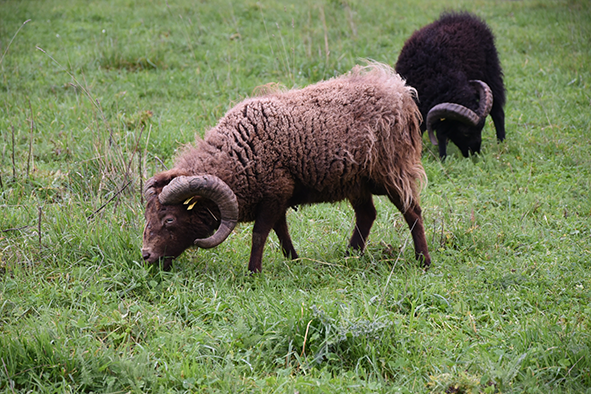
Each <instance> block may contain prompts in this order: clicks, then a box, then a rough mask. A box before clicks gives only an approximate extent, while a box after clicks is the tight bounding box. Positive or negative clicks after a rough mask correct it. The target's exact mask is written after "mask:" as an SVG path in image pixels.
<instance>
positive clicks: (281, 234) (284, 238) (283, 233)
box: [273, 212, 298, 259]
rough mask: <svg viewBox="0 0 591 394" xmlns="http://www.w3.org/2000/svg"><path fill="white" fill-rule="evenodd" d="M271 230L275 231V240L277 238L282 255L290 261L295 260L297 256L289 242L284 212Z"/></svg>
mask: <svg viewBox="0 0 591 394" xmlns="http://www.w3.org/2000/svg"><path fill="white" fill-rule="evenodd" d="M273 230H275V233H276V234H277V238H279V244H280V245H281V251H282V252H283V255H284V256H285V257H287V258H290V259H297V258H298V254H297V252H296V251H295V248H294V247H293V243H292V242H291V237H290V236H289V230H288V228H287V219H286V218H285V212H284V213H283V215H282V216H281V218H279V220H278V221H277V223H275V227H273Z"/></svg>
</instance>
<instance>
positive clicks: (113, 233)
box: [0, 0, 591, 393]
mask: <svg viewBox="0 0 591 394" xmlns="http://www.w3.org/2000/svg"><path fill="white" fill-rule="evenodd" d="M449 9H456V10H458V9H461V10H468V11H472V12H474V13H475V14H477V15H478V16H480V17H482V18H484V19H485V20H486V21H487V23H488V24H489V26H490V27H491V29H492V30H493V32H494V34H495V36H496V45H497V49H498V51H499V56H500V60H501V63H502V66H503V68H504V74H505V85H506V88H507V105H506V107H505V111H506V115H507V118H506V127H507V140H506V141H505V142H503V143H501V144H498V143H497V142H496V137H495V134H494V127H493V125H492V122H491V121H490V120H488V123H487V126H486V127H485V129H484V131H483V152H482V154H481V155H478V156H475V157H471V158H463V157H462V155H461V154H460V152H459V150H457V148H455V146H454V145H450V146H449V148H448V155H449V156H448V157H447V159H446V160H445V161H444V162H442V161H441V160H440V159H439V158H438V154H437V148H436V147H434V146H432V145H431V144H430V142H429V139H428V137H427V136H426V135H424V136H423V142H424V148H423V165H424V167H425V170H426V172H427V175H428V178H429V182H428V185H427V187H426V188H425V189H424V190H423V191H422V194H421V206H422V208H423V215H424V219H425V227H426V233H427V234H426V235H427V239H428V242H429V248H430V253H431V257H432V259H433V265H432V267H431V269H430V270H429V271H427V272H423V271H422V270H421V269H420V267H419V266H418V264H417V263H416V260H415V259H414V253H413V248H412V240H411V239H409V238H410V236H409V235H410V234H409V231H408V228H407V226H406V224H405V223H404V219H403V218H402V215H401V214H400V213H399V212H398V210H397V209H396V208H395V207H394V206H393V205H391V204H390V203H389V202H388V201H387V199H386V198H383V197H379V198H374V201H375V203H376V208H377V210H378V219H377V221H376V223H375V224H374V227H373V229H372V232H371V234H370V237H369V243H368V248H367V250H366V253H365V254H364V255H362V256H359V255H354V256H349V257H345V256H346V254H345V251H346V244H347V241H348V239H349V237H350V235H351V231H352V230H353V225H354V217H353V211H352V209H351V208H350V207H349V205H348V204H345V203H342V204H335V205H328V204H322V205H315V206H307V207H300V209H298V210H297V211H293V210H291V211H289V213H288V218H287V220H288V223H289V225H290V230H291V235H292V238H293V241H294V244H295V248H296V250H297V251H298V253H299V254H300V258H299V259H298V260H296V261H290V260H287V259H285V258H284V257H283V255H282V254H281V251H280V248H279V245H278V242H277V238H276V236H275V234H272V235H271V236H270V238H269V240H268V242H267V245H266V248H265V254H264V257H263V273H262V274H260V275H254V276H249V275H246V273H247V262H248V256H249V252H250V245H251V241H250V237H251V231H252V224H240V225H239V226H238V227H237V228H236V229H235V230H234V232H233V234H231V235H230V237H229V238H228V240H226V242H224V243H222V244H221V245H220V246H218V247H216V248H214V249H210V250H190V251H187V252H185V253H184V254H183V255H182V256H181V257H180V258H179V259H177V260H176V261H175V263H174V266H173V269H172V271H170V272H162V271H160V270H158V269H157V268H155V267H150V266H147V265H145V264H144V262H143V261H142V256H141V252H140V247H141V238H142V231H143V226H144V219H143V209H144V206H143V200H142V196H141V193H140V190H141V188H142V185H143V183H144V182H145V181H146V180H147V179H148V178H149V177H150V176H152V175H153V174H154V173H155V172H158V171H161V170H162V169H164V168H166V167H168V168H170V167H171V166H172V164H173V162H174V157H175V154H176V152H177V150H178V149H179V148H180V147H181V146H182V145H183V144H186V143H191V142H192V141H194V138H195V136H196V135H197V136H202V135H203V133H204V132H205V131H206V130H207V129H208V128H210V127H212V126H214V125H215V124H216V121H217V120H218V119H219V118H220V117H221V116H223V114H224V113H225V112H226V111H227V110H228V109H229V108H230V107H231V106H232V105H233V104H235V103H237V102H239V101H241V100H242V99H244V98H246V97H248V96H251V95H253V94H254V92H255V91H256V89H257V87H259V86H261V85H265V84H268V83H278V84H281V85H283V86H285V87H287V88H292V87H303V86H306V85H308V84H311V83H314V82H317V81H319V80H322V79H327V78H330V77H333V76H335V75H340V74H342V73H344V72H347V71H348V70H349V69H351V67H352V66H353V65H355V64H358V63H360V62H361V60H360V59H363V58H370V59H374V60H376V61H379V62H384V63H388V64H390V65H392V66H393V65H394V64H395V62H396V59H397V56H398V53H399V51H400V49H401V48H402V45H403V43H404V41H405V40H406V39H407V38H408V37H409V36H410V34H411V33H412V32H413V31H415V30H416V29H418V28H420V27H422V26H424V25H425V24H427V23H430V22H431V21H433V20H434V19H436V18H437V17H438V16H439V14H440V12H441V11H443V10H449ZM590 43H591V4H590V3H589V2H588V0H515V1H509V0H470V1H468V0H438V1H435V0H419V1H411V0H399V1H395V2H390V1H386V0H368V1H361V0H347V1H346V0H326V1H319V2H312V1H309V0H304V1H287V0H278V1H269V0H261V1H254V0H247V1H242V2H233V1H230V0H224V1H214V0H211V1H210V0H202V1H188V0H157V1H155V0H151V1H136V0H112V1H97V2H87V1H82V0H62V1H56V0H46V1H40V0H29V1H20V0H4V1H2V2H0V56H1V57H0V391H1V392H3V393H17V392H23V393H24V392H40V393H64V392H72V393H73V392H109V393H111V392H112V393H115V392H122V393H123V392H132V393H169V392H170V393H173V392H203V393H210V392H233V393H238V392H245V393H246V392H248V393H316V392H318V393H326V392H358V393H386V392H388V393H391V392H400V393H423V392H424V393H431V392H433V393H523V392H527V393H546V392H556V393H559V392H564V393H584V392H587V393H591V272H590V271H591V246H590V244H591V45H590Z"/></svg>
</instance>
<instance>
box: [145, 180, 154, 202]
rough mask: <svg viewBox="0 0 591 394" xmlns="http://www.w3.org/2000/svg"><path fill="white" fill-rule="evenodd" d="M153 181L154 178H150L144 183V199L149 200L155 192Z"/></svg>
mask: <svg viewBox="0 0 591 394" xmlns="http://www.w3.org/2000/svg"><path fill="white" fill-rule="evenodd" d="M155 183H156V180H155V179H154V178H150V179H148V181H147V182H146V184H145V185H144V198H145V199H146V200H149V199H150V197H152V196H153V195H154V194H155V193H156V190H154V184H155Z"/></svg>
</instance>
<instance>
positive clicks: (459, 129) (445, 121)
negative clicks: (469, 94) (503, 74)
mask: <svg viewBox="0 0 591 394" xmlns="http://www.w3.org/2000/svg"><path fill="white" fill-rule="evenodd" d="M470 84H472V85H474V86H475V87H476V90H477V92H478V110H477V111H476V112H474V111H472V110H471V109H470V108H467V107H465V106H463V105H460V104H455V103H441V104H437V105H436V106H434V107H433V108H431V110H430V111H429V113H428V114H427V130H428V131H429V139H430V140H431V142H432V143H433V144H434V145H438V141H437V137H435V132H434V131H435V130H437V134H438V136H439V140H440V141H441V140H442V139H444V141H445V140H446V139H449V140H451V141H452V142H453V143H454V144H456V145H457V147H458V148H459V149H460V151H461V152H462V155H464V157H468V155H469V154H470V153H480V145H481V143H482V129H483V128H484V123H485V120H486V117H487V115H488V114H489V113H490V110H491V108H492V104H493V95H492V91H491V90H490V88H489V87H488V85H487V84H486V83H484V82H482V81H470ZM443 143H444V144H445V142H443ZM443 151H445V146H444V149H443ZM440 152H441V150H440Z"/></svg>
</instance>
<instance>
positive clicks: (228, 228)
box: [158, 175, 238, 249]
mask: <svg viewBox="0 0 591 394" xmlns="http://www.w3.org/2000/svg"><path fill="white" fill-rule="evenodd" d="M193 196H201V197H205V198H207V199H209V200H211V201H213V202H214V203H216V204H217V206H218V208H219V210H220V215H221V223H220V226H219V228H218V229H217V231H216V232H215V234H213V235H212V236H211V237H208V238H203V239H196V240H195V241H194V244H195V245H197V246H198V247H200V248H204V249H209V248H213V247H214V246H217V245H219V244H221V243H222V242H224V240H225V239H226V238H228V235H230V233H231V232H232V230H233V229H234V227H236V222H237V221H238V201H237V200H236V195H235V194H234V192H233V191H232V189H230V187H229V186H228V185H227V184H226V183H225V182H224V181H222V180H221V179H220V178H218V177H216V176H213V175H197V176H178V177H176V178H174V179H173V180H172V181H170V183H169V184H168V185H166V186H165V187H164V188H163V189H162V192H161V193H160V195H159V196H158V198H159V199H160V202H161V203H162V204H180V203H182V202H183V201H185V200H186V199H187V198H189V197H193Z"/></svg>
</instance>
